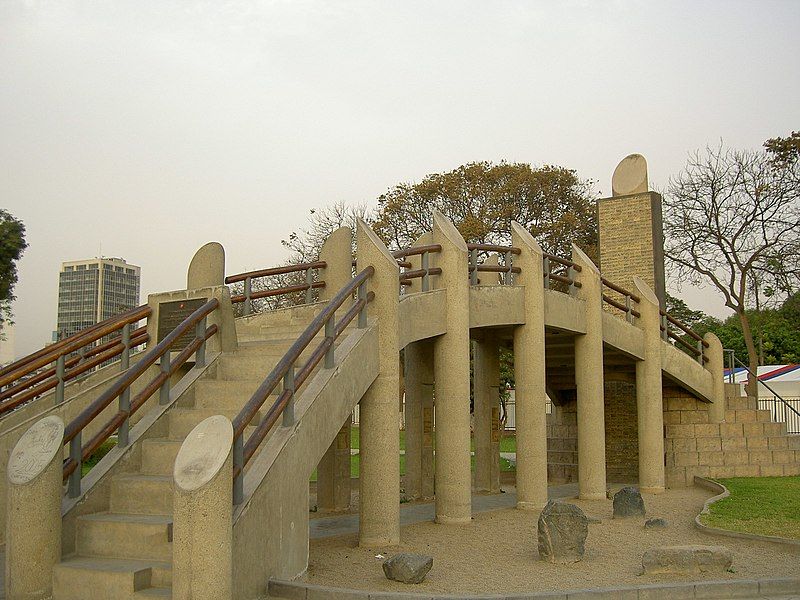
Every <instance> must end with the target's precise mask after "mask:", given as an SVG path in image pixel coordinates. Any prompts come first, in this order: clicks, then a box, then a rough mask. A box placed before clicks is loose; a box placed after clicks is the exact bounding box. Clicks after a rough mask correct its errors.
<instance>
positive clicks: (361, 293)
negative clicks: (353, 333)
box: [358, 282, 367, 329]
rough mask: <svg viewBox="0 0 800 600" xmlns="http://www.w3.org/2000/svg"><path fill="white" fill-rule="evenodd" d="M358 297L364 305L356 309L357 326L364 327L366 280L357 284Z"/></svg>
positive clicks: (365, 318) (365, 319)
mask: <svg viewBox="0 0 800 600" xmlns="http://www.w3.org/2000/svg"><path fill="white" fill-rule="evenodd" d="M358 299H359V300H363V301H364V306H362V307H361V310H360V311H358V328H359V329H364V328H365V327H366V326H367V304H366V302H367V284H366V282H364V283H362V284H360V285H359V286H358Z"/></svg>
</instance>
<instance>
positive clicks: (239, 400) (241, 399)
mask: <svg viewBox="0 0 800 600" xmlns="http://www.w3.org/2000/svg"><path fill="white" fill-rule="evenodd" d="M267 373H269V371H267ZM262 381H263V378H262V379H256V378H255V377H254V378H252V379H250V378H248V379H244V378H236V379H223V380H218V379H202V380H200V381H198V382H197V383H196V384H195V390H194V406H195V408H215V409H222V410H236V411H238V410H241V408H242V407H243V406H244V405H245V404H246V403H247V401H248V400H250V397H251V396H252V395H253V392H255V391H256V389H258V386H259V385H261V382H262Z"/></svg>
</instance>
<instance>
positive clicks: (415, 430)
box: [401, 303, 433, 498]
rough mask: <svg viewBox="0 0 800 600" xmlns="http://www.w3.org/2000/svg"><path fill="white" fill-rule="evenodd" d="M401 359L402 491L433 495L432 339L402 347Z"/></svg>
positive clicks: (419, 495)
mask: <svg viewBox="0 0 800 600" xmlns="http://www.w3.org/2000/svg"><path fill="white" fill-rule="evenodd" d="M401 306H402V303H401ZM405 361H406V362H405V376H406V476H405V494H406V497H407V498H429V497H431V496H433V342H432V341H431V340H423V341H420V342H414V343H413V344H409V345H408V346H406V348H405Z"/></svg>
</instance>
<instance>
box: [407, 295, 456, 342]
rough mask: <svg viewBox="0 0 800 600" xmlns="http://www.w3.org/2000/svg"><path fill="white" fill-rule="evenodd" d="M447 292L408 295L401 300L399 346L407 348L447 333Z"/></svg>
mask: <svg viewBox="0 0 800 600" xmlns="http://www.w3.org/2000/svg"><path fill="white" fill-rule="evenodd" d="M446 312H447V290H444V289H439V290H431V291H430V292H418V293H411V294H406V295H405V296H403V297H402V298H400V316H399V319H398V320H399V327H400V331H399V336H398V344H399V346H400V347H401V348H405V347H406V346H408V344H411V343H413V342H416V341H418V340H424V339H428V338H432V337H436V336H437V335H443V334H444V333H445V331H446V321H445V314H446Z"/></svg>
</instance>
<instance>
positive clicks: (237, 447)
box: [233, 435, 244, 504]
mask: <svg viewBox="0 0 800 600" xmlns="http://www.w3.org/2000/svg"><path fill="white" fill-rule="evenodd" d="M233 472H234V473H237V472H238V473H237V475H236V476H235V477H234V478H233V503H234V504H241V503H242V501H243V500H244V440H243V439H242V436H241V435H238V436H236V437H235V438H233Z"/></svg>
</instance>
